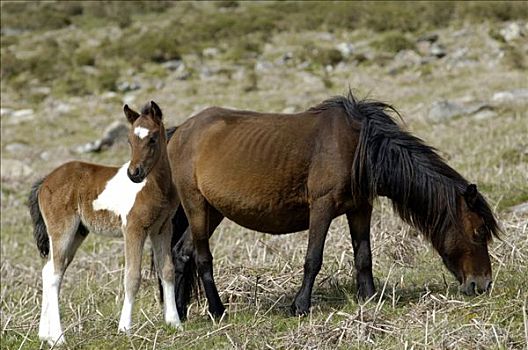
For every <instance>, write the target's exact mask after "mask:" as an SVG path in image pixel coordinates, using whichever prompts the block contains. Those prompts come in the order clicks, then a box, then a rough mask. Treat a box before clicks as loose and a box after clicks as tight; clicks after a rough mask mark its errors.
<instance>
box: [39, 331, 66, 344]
mask: <svg viewBox="0 0 528 350" xmlns="http://www.w3.org/2000/svg"><path fill="white" fill-rule="evenodd" d="M39 338H40V340H41V341H45V342H47V343H48V345H49V346H52V347H54V346H60V345H64V344H65V343H66V339H65V338H64V335H62V334H61V335H59V336H54V337H53V336H50V335H39Z"/></svg>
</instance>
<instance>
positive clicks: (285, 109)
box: [281, 106, 295, 114]
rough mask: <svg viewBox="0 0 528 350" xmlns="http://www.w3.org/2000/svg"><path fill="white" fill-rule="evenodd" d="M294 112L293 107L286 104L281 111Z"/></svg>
mask: <svg viewBox="0 0 528 350" xmlns="http://www.w3.org/2000/svg"><path fill="white" fill-rule="evenodd" d="M294 112H295V107H293V106H288V107H286V108H284V109H283V110H282V112H281V113H287V114H291V113H294Z"/></svg>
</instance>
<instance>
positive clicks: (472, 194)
mask: <svg viewBox="0 0 528 350" xmlns="http://www.w3.org/2000/svg"><path fill="white" fill-rule="evenodd" d="M477 198H478V190H477V185H475V184H470V185H468V187H467V188H466V191H465V192H464V199H465V200H466V204H467V205H468V207H469V209H474V208H475V203H476V202H477Z"/></svg>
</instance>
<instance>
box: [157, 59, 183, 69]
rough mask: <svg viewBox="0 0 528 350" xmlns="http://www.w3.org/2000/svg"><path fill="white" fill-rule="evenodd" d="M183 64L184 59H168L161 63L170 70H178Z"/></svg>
mask: <svg viewBox="0 0 528 350" xmlns="http://www.w3.org/2000/svg"><path fill="white" fill-rule="evenodd" d="M181 65H183V61H182V60H170V61H166V62H163V63H162V64H161V66H162V67H163V68H166V69H168V70H173V71H175V70H177V69H178V68H180V66H181Z"/></svg>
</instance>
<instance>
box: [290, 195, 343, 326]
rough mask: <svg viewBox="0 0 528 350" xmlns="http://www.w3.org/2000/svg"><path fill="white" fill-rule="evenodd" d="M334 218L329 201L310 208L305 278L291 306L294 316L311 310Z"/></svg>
mask: <svg viewBox="0 0 528 350" xmlns="http://www.w3.org/2000/svg"><path fill="white" fill-rule="evenodd" d="M332 218H333V215H332V210H331V205H330V203H328V200H324V199H320V200H318V201H314V202H313V203H312V206H311V208H310V229H309V235H308V249H307V250H306V257H305V260H304V277H303V282H302V286H301V289H300V290H299V292H298V293H297V295H296V296H295V300H294V301H293V304H292V306H291V312H292V314H293V315H296V316H301V315H306V314H307V313H308V312H309V310H310V305H311V298H312V288H313V285H314V282H315V277H316V276H317V274H318V273H319V270H321V266H322V264H323V250H324V244H325V240H326V234H327V232H328V227H329V226H330V223H331V222H332Z"/></svg>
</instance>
